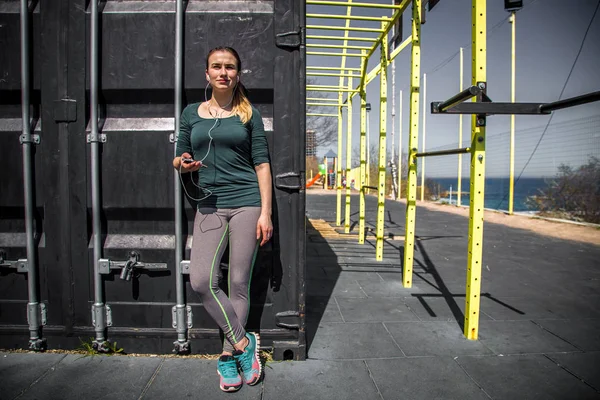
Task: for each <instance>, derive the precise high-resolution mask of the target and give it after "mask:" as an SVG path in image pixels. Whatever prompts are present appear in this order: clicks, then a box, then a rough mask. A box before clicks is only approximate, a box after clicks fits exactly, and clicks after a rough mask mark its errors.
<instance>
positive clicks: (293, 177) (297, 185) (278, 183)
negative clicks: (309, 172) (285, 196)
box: [275, 172, 305, 190]
mask: <svg viewBox="0 0 600 400" xmlns="http://www.w3.org/2000/svg"><path fill="white" fill-rule="evenodd" d="M304 185H305V182H304V173H297V172H284V173H282V174H277V175H275V187H276V188H278V189H288V190H302V189H304Z"/></svg>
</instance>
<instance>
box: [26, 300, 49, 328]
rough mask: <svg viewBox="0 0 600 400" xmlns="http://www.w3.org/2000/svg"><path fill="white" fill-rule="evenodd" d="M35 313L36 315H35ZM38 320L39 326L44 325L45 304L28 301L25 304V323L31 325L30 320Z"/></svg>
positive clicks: (45, 320) (45, 319)
mask: <svg viewBox="0 0 600 400" xmlns="http://www.w3.org/2000/svg"><path fill="white" fill-rule="evenodd" d="M36 314H37V317H36ZM36 320H37V321H39V323H40V325H41V326H46V322H47V318H46V304H44V303H28V304H27V323H28V324H30V325H31V321H36Z"/></svg>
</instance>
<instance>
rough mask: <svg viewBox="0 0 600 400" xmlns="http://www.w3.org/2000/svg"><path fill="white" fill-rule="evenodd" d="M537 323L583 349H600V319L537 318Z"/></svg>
mask: <svg viewBox="0 0 600 400" xmlns="http://www.w3.org/2000/svg"><path fill="white" fill-rule="evenodd" d="M535 322H536V323H537V324H539V325H541V326H543V327H544V329H547V330H548V331H550V332H552V333H553V334H555V335H556V336H558V337H560V338H562V339H564V340H565V341H567V342H569V343H571V344H572V345H573V346H576V347H577V348H578V349H580V350H584V351H600V319H577V320H537V321H535Z"/></svg>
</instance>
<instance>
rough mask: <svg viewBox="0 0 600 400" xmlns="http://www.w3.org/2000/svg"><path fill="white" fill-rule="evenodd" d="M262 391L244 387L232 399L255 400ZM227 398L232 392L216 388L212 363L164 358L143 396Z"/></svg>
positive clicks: (152, 398) (146, 399) (154, 398)
mask: <svg viewBox="0 0 600 400" xmlns="http://www.w3.org/2000/svg"><path fill="white" fill-rule="evenodd" d="M267 369H268V368H267ZM268 373H269V371H266V374H268ZM262 390H263V384H262V383H259V384H258V385H256V386H247V385H244V386H242V388H241V389H240V390H239V391H238V392H236V393H235V395H234V396H235V398H236V399H253V400H259V399H260V398H261V394H262ZM231 396H232V393H225V392H223V391H221V389H219V376H218V375H217V361H216V360H199V359H194V358H187V359H181V358H166V359H164V362H163V363H162V365H161V367H160V369H159V371H158V373H157V374H156V377H154V379H153V380H152V384H151V385H150V386H149V387H148V388H147V390H146V392H145V393H144V396H143V399H144V400H164V399H188V398H192V399H211V400H212V399H231ZM136 399H137V398H136Z"/></svg>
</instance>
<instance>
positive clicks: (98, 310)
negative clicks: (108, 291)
mask: <svg viewBox="0 0 600 400" xmlns="http://www.w3.org/2000/svg"><path fill="white" fill-rule="evenodd" d="M103 308H104V310H105V311H106V317H105V320H106V326H103V327H102V328H106V327H107V326H112V324H113V322H112V311H111V309H110V306H109V305H108V304H104V305H103V306H102V307H96V305H95V304H92V325H93V326H94V328H96V313H101V312H102V309H103ZM101 315H102V314H100V315H99V317H101Z"/></svg>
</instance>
